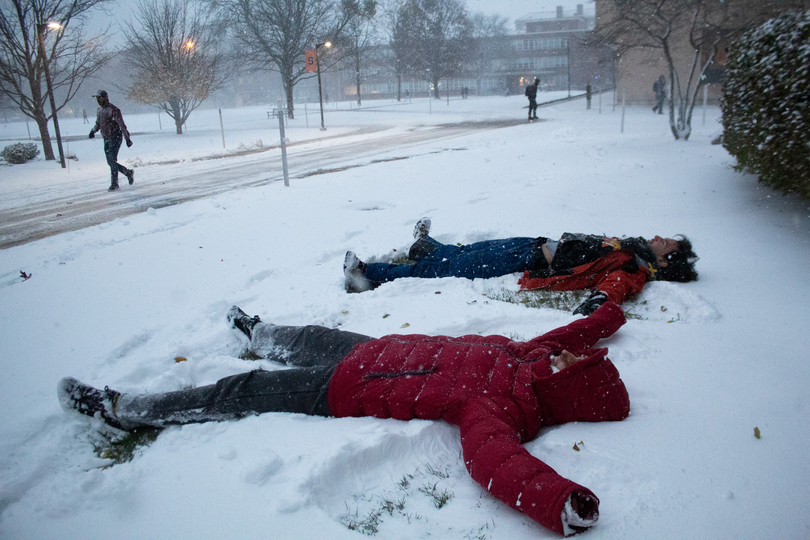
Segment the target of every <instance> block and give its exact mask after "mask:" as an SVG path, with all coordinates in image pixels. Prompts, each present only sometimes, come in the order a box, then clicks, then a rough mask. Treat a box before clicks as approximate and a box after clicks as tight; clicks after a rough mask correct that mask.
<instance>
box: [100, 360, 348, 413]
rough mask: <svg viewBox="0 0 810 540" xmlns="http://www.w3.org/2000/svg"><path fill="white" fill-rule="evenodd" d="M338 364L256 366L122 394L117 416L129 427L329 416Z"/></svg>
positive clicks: (116, 411)
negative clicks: (203, 381) (179, 386)
mask: <svg viewBox="0 0 810 540" xmlns="http://www.w3.org/2000/svg"><path fill="white" fill-rule="evenodd" d="M334 370H335V366H317V367H309V368H295V369H280V370H276V371H264V370H255V371H250V372H248V373H241V374H239V375H233V376H231V377H226V378H224V379H220V380H219V381H217V382H216V384H211V385H208V386H202V387H200V388H192V389H189V390H179V391H176V392H166V393H162V394H145V395H129V394H122V395H121V397H120V399H118V403H117V407H116V408H115V416H116V419H117V420H118V422H120V424H121V426H122V427H123V428H124V429H133V428H135V427H139V426H155V427H162V426H167V425H180V424H195V423H201V422H219V421H223V420H236V419H239V418H243V417H245V416H249V415H252V414H261V413H266V412H291V413H301V414H310V415H319V416H328V415H329V403H328V399H327V394H328V387H329V380H330V379H331V378H332V374H333V373H334Z"/></svg>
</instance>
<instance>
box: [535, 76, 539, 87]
mask: <svg viewBox="0 0 810 540" xmlns="http://www.w3.org/2000/svg"><path fill="white" fill-rule="evenodd" d="M538 84H540V77H535V78H534V85H535V86H537V85H538Z"/></svg>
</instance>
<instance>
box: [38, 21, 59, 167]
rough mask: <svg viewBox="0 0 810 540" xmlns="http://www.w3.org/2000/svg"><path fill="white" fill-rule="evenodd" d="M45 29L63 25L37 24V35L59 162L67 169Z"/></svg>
mask: <svg viewBox="0 0 810 540" xmlns="http://www.w3.org/2000/svg"><path fill="white" fill-rule="evenodd" d="M45 28H53V29H59V28H62V25H60V24H59V23H55V22H50V23H48V24H45V23H37V34H38V36H39V53H40V55H41V56H42V68H43V70H44V71H45V85H46V86H47V88H48V97H49V98H50V101H51V115H52V116H53V129H54V132H56V146H57V148H59V162H60V163H61V164H62V168H63V169H64V168H65V153H64V152H63V151H62V136H61V135H60V133H59V119H57V118H56V100H55V99H54V98H53V87H52V86H51V73H50V71H49V70H48V58H47V57H46V56H45Z"/></svg>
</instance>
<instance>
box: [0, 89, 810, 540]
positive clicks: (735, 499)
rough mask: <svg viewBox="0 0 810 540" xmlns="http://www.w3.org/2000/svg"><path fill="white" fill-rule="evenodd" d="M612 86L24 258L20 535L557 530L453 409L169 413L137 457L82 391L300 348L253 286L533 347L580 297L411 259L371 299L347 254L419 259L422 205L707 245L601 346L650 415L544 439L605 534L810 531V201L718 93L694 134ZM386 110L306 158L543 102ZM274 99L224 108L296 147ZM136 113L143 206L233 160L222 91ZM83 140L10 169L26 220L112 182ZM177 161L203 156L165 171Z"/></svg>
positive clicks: (11, 400) (7, 368)
mask: <svg viewBox="0 0 810 540" xmlns="http://www.w3.org/2000/svg"><path fill="white" fill-rule="evenodd" d="M546 97H547V98H551V97H557V96H546ZM612 97H613V96H612V94H605V95H603V96H602V98H601V100H602V101H601V103H599V102H598V101H597V98H596V97H595V98H594V101H593V106H592V108H591V109H590V110H587V109H586V107H585V100H584V99H575V100H573V101H570V102H562V103H557V104H553V105H548V106H542V107H541V108H540V109H539V112H538V114H539V116H540V121H538V122H534V123H531V124H529V123H526V124H519V125H516V126H512V127H504V128H501V129H487V130H476V131H471V132H470V133H469V134H468V135H464V136H460V137H456V138H454V139H452V140H451V141H448V140H437V141H426V142H424V143H420V144H419V145H415V146H413V145H412V146H409V147H407V148H406V149H400V150H396V149H390V148H386V149H384V150H383V151H382V155H381V157H384V158H386V159H387V160H386V161H380V162H376V163H375V162H373V161H369V160H366V161H364V162H363V163H361V164H359V165H361V166H355V167H353V168H349V169H347V170H344V171H338V172H332V173H328V174H319V175H314V176H307V177H302V178H292V179H291V182H290V184H291V185H290V186H289V187H285V186H284V184H283V182H281V181H280V180H279V179H278V174H279V173H278V170H277V169H276V170H272V171H268V172H267V177H268V178H276V179H275V180H273V181H270V182H269V183H267V184H266V185H261V186H259V187H250V188H241V189H233V190H230V191H228V192H225V193H222V194H219V195H216V196H211V197H206V198H201V199H198V200H194V201H191V202H186V203H183V204H177V205H172V206H166V207H162V208H157V209H155V208H152V209H149V210H148V211H144V212H141V213H137V214H133V215H130V216H128V217H126V218H120V219H115V220H113V221H110V222H107V223H103V224H101V225H97V226H93V227H89V228H84V229H81V230H76V231H73V232H66V233H63V234H57V235H53V236H50V237H47V238H45V239H42V240H38V241H34V242H30V243H27V244H24V245H20V246H17V247H13V248H10V249H6V250H3V251H2V254H0V328H2V330H0V363H1V364H0V365H2V368H3V374H4V376H3V378H2V382H1V383H0V385H2V386H0V538H3V539H23V538H60V539H71V538H76V539H93V538H110V537H113V538H133V539H136V538H137V539H142V538H189V539H191V538H194V539H200V538H211V539H214V538H241V539H251V538H290V539H293V538H324V539H327V538H328V539H340V538H345V539H358V538H362V534H371V535H372V536H374V537H376V538H380V539H400V538H402V539H405V538H408V539H410V538H427V537H434V538H467V539H486V540H490V539H492V540H496V539H510V540H513V539H520V538H533V539H534V538H554V537H556V536H557V535H556V534H555V533H553V532H551V531H548V530H546V529H544V528H542V527H541V526H540V525H538V524H536V523H535V522H533V521H531V520H530V519H528V518H526V517H525V516H524V515H522V514H520V513H518V512H516V511H513V510H511V509H510V508H508V507H506V506H505V505H504V504H502V503H500V502H499V501H497V500H495V499H493V498H492V497H491V496H489V495H488V494H487V493H486V492H485V489H484V487H482V486H479V485H477V484H476V483H475V482H473V481H472V480H471V479H470V477H469V475H468V474H467V472H466V470H465V469H464V464H463V461H462V457H461V454H460V451H461V445H460V441H459V435H458V429H457V428H455V427H454V426H450V425H447V424H444V423H442V422H428V421H411V422H401V421H395V420H379V419H374V418H347V419H334V418H319V417H307V416H302V415H294V414H264V415H261V416H254V417H249V418H245V419H242V420H239V421H233V422H221V423H208V424H201V425H189V426H182V427H172V428H168V429H166V430H164V431H162V432H161V433H160V434H159V435H158V436H157V438H156V439H155V440H154V442H152V443H151V444H148V445H144V446H140V447H138V449H137V450H136V451H135V454H134V458H133V459H132V460H131V461H128V462H125V463H121V464H113V463H112V461H111V460H109V459H103V458H102V457H100V455H99V453H97V451H96V448H103V447H105V445H108V443H107V440H108V439H107V438H108V437H110V436H114V435H115V433H113V432H112V431H111V430H110V429H106V428H105V427H104V426H103V425H102V424H101V423H100V421H99V420H94V419H90V418H88V417H81V416H79V415H75V414H68V413H65V412H63V411H62V409H61V408H60V406H59V402H58V400H57V396H56V386H57V382H58V381H59V380H60V379H61V378H62V377H65V376H73V377H76V378H78V379H79V380H82V381H84V382H86V383H89V384H92V385H95V386H98V387H102V388H103V387H104V386H105V385H109V386H110V387H111V388H114V389H116V390H119V391H123V392H161V391H170V390H177V389H181V388H188V387H193V386H199V385H205V384H210V383H213V382H215V381H216V380H218V379H219V378H221V377H224V376H227V375H231V374H234V373H240V372H244V371H247V370H251V369H255V368H256V367H257V366H263V367H265V368H267V369H272V368H273V366H272V365H271V363H270V362H267V361H264V360H243V359H241V358H240V355H241V353H242V347H243V342H242V341H241V340H239V339H238V338H237V336H235V335H234V334H233V332H232V331H231V330H230V329H229V328H228V325H227V323H226V320H225V314H226V312H227V311H228V309H229V308H230V306H232V305H238V306H240V307H241V308H242V309H244V310H245V311H246V312H247V313H249V314H251V315H254V314H258V315H259V316H261V318H262V320H266V321H271V322H276V323H279V324H291V325H304V324H321V325H326V326H330V327H339V328H342V329H345V330H350V331H354V332H359V333H363V334H368V335H371V336H382V335H385V334H392V333H420V334H444V335H453V336H457V335H463V334H471V333H474V334H501V335H505V336H508V337H510V338H512V339H516V340H528V339H531V338H532V337H535V336H537V335H540V334H542V333H544V332H546V331H548V330H550V329H552V328H555V327H558V326H561V325H565V324H567V323H569V322H571V321H572V320H574V319H575V318H576V317H575V316H573V315H572V314H571V313H570V310H560V309H552V308H536V307H527V306H526V305H524V304H521V303H513V302H507V301H504V300H503V299H504V298H509V297H514V296H515V295H516V294H517V296H518V298H520V294H519V293H517V290H518V286H517V278H518V276H517V275H508V276H503V277H500V278H494V279H487V280H475V281H468V280H464V279H456V278H445V279H434V280H424V279H402V280H398V281H394V282H391V283H388V284H385V285H383V286H381V287H379V288H378V289H376V290H374V291H371V292H365V293H361V294H347V293H346V292H345V291H344V289H343V273H342V262H343V257H344V254H345V252H346V251H347V250H350V249H351V250H353V251H355V252H356V253H357V254H358V256H360V257H361V258H362V259H364V260H368V259H369V258H371V257H375V258H377V259H384V258H393V257H396V256H397V255H398V254H400V253H402V251H403V250H406V249H407V248H408V247H409V245H410V243H411V241H412V230H413V226H414V223H415V222H416V221H417V220H418V219H419V218H420V217H422V216H430V217H431V218H432V222H433V229H432V235H433V236H434V237H435V238H437V239H438V240H440V241H443V242H462V243H467V242H473V241H477V240H482V239H490V238H501V237H508V236H538V235H544V236H549V237H556V236H558V235H560V234H562V233H563V232H566V231H570V232H585V233H605V234H609V235H613V236H621V235H627V236H638V235H642V236H652V235H655V234H660V235H662V236H667V235H675V234H678V233H683V234H686V235H687V236H689V237H690V238H691V239H692V241H693V244H694V248H695V250H696V252H697V253H698V255H699V256H700V261H699V262H698V263H697V269H698V271H699V273H700V280H699V281H697V282H694V283H689V284H674V283H652V284H650V285H648V286H647V287H646V288H645V290H644V292H643V293H642V294H641V295H639V297H638V298H635V299H633V300H632V301H631V302H629V303H627V304H626V305H625V307H626V308H627V309H628V311H629V312H630V313H632V317H630V318H629V320H628V322H627V324H626V325H625V326H623V327H622V328H621V329H620V330H619V332H618V333H617V334H616V335H615V336H613V337H611V338H609V339H607V340H604V341H603V342H602V344H603V345H604V346H607V347H609V349H610V353H609V357H610V358H611V359H612V360H613V362H614V363H615V365H616V366H617V368H618V369H619V371H620V373H621V375H622V378H623V380H624V381H625V384H626V385H627V388H628V391H629V394H630V400H631V406H632V410H631V415H630V417H629V418H628V419H626V420H624V421H622V422H604V423H597V424H589V423H574V424H567V425H563V426H558V427H554V428H550V429H544V430H543V431H542V432H541V434H540V436H539V437H538V438H537V439H536V440H534V441H531V442H528V443H526V448H527V449H528V450H529V451H530V452H531V453H532V454H533V455H535V456H537V457H539V458H540V459H542V460H544V461H545V462H547V463H548V464H550V465H551V466H552V467H554V468H555V469H556V470H557V471H558V472H559V473H560V474H562V475H563V476H565V477H567V478H570V479H572V480H574V481H576V482H578V483H580V484H583V485H585V486H587V487H589V488H590V489H592V490H593V491H594V492H595V493H596V494H597V496H599V498H600V500H601V505H600V518H599V521H598V523H597V524H596V526H595V527H593V528H592V529H591V530H589V531H588V532H586V533H584V535H583V536H582V537H583V538H594V539H596V538H600V539H625V538H695V539H697V538H807V537H808V536H810V513H808V512H807V507H808V503H810V488H809V487H808V486H810V462H809V461H808V459H807V450H806V448H807V446H808V444H810V422H808V420H807V419H808V416H810V392H808V387H810V384H809V383H810V364H808V362H807V351H808V349H810V338H809V337H808V332H807V328H806V327H807V321H808V308H807V306H808V305H810V280H809V279H808V275H809V274H808V268H810V242H809V241H808V240H810V209H809V208H808V204H807V203H806V202H801V201H798V200H796V199H794V198H792V197H785V196H782V195H779V194H775V193H773V192H771V191H769V190H768V189H766V188H764V187H761V186H760V185H758V184H757V181H756V178H755V177H753V176H751V175H747V174H743V173H739V172H735V171H734V170H733V168H732V167H733V160H732V159H731V158H730V157H729V155H728V154H727V153H726V152H725V150H724V149H723V148H722V147H721V146H719V145H712V144H711V141H712V140H713V139H714V138H716V137H717V135H719V133H720V131H721V127H720V124H719V110H718V109H717V108H715V107H711V108H709V110H708V111H706V112H705V113H704V111H703V110H702V109H700V108H698V109H697V110H696V111H695V115H694V119H693V125H694V126H693V127H694V129H693V133H692V137H691V139H690V141H689V142H683V141H674V140H673V137H672V134H671V132H670V129H669V125H668V123H667V116H666V115H663V116H661V115H654V114H652V113H651V112H650V110H649V108H648V107H647V108H645V107H639V108H629V109H627V111H626V112H625V113H624V130H623V132H622V130H621V126H622V114H623V113H622V111H621V108H620V107H619V106H615V107H614V105H613V100H612ZM111 98H112V101H113V103H115V99H114V96H111ZM366 105H367V107H364V108H363V109H361V110H359V111H358V110H357V109H356V107H352V108H351V109H350V108H349V105H348V104H347V103H342V104H339V105H338V106H335V105H334V104H329V105H328V106H327V115H326V122H327V127H328V130H327V131H326V132H321V131H320V130H319V129H318V127H319V125H318V124H319V122H316V121H315V119H316V117H315V116H310V118H309V127H308V128H307V126H306V124H305V119H304V118H303V117H299V118H298V119H296V120H295V121H292V122H291V123H290V125H289V126H288V135H287V136H288V138H290V139H291V141H293V142H300V143H301V144H300V145H299V146H295V147H291V149H290V159H291V161H294V160H295V157H296V151H295V150H294V149H295V148H302V149H303V148H310V149H312V148H317V147H322V148H324V150H328V149H329V148H330V147H331V146H332V145H337V144H339V141H340V140H341V137H334V138H325V137H331V136H333V135H346V136H352V135H351V134H352V133H356V132H357V130H358V129H361V128H362V127H363V126H366V127H368V126H377V127H379V128H380V129H379V130H377V131H375V130H371V131H370V132H368V133H366V134H365V135H362V136H363V137H367V139H368V141H369V144H373V141H374V138H375V137H377V136H383V135H384V134H386V133H389V132H390V130H402V131H404V130H408V129H423V128H425V126H428V127H429V126H433V125H438V124H442V123H448V122H462V121H463V122H469V121H476V120H480V121H483V120H490V121H491V120H494V119H525V117H526V100H525V98H523V97H520V96H514V97H508V98H505V97H491V98H470V99H469V100H464V101H462V100H460V99H452V100H451V101H450V104H449V105H448V104H447V103H446V102H445V101H444V100H442V101H434V102H432V103H429V102H428V101H427V100H424V99H422V100H413V101H412V102H409V103H402V104H398V103H396V102H391V101H379V102H374V101H369V102H367V103H366ZM268 108H269V107H265V108H253V109H238V110H223V117H224V119H225V120H224V123H225V130H226V131H225V137H226V143H227V146H228V149H236V148H238V147H239V145H240V144H241V145H243V147H244V148H247V147H248V146H249V145H251V144H254V143H255V142H256V141H258V140H261V141H263V144H267V145H270V144H276V142H277V141H278V124H277V121H273V120H268V119H267V117H266V110H267V109H268ZM301 109H302V107H299V110H301ZM308 112H309V113H310V114H313V109H312V105H311V104H310V105H309V107H308ZM123 113H124V118H125V120H126V121H127V123H128V125H129V127H130V130H131V131H132V132H133V140H134V142H135V146H133V148H132V149H127V148H125V147H124V148H122V150H121V155H120V157H121V159H122V161H123V162H124V163H125V164H128V163H129V164H132V163H133V162H134V161H135V160H138V165H139V167H138V168H137V169H136V170H137V176H136V183H135V185H134V186H132V187H130V186H127V185H125V184H124V183H123V182H122V187H121V190H120V191H119V192H116V193H111V194H107V195H105V196H109V197H110V198H111V199H110V200H112V198H115V197H130V198H133V199H137V197H138V196H139V195H138V194H139V190H141V192H143V191H144V190H146V189H147V188H148V186H149V182H150V181H154V180H152V179H154V178H161V180H160V181H167V182H168V181H171V177H172V174H177V175H181V174H188V173H193V172H194V171H195V169H194V167H198V166H200V165H199V163H201V162H192V161H191V159H192V158H195V157H210V156H214V155H215V154H217V153H221V152H222V141H221V134H220V126H219V117H218V114H217V111H198V112H195V113H194V114H193V115H192V116H191V118H190V119H189V122H188V132H187V133H186V134H185V135H183V136H182V137H181V136H176V135H174V134H173V133H172V130H171V129H169V127H167V121H166V118H165V117H164V118H163V124H162V127H163V130H162V131H161V130H159V129H158V126H157V125H154V124H157V117H156V115H155V114H152V115H142V116H140V115H128V114H127V111H126V110H124V111H123ZM704 114H705V118H706V119H705V125H704V121H703V115H704ZM230 119H233V121H232V120H230ZM318 120H319V119H318ZM84 131H89V127H88V126H86V125H85V126H82V125H81V119H74V120H65V121H64V122H63V132H68V133H69V134H70V135H71V136H73V135H74V134H77V133H79V134H82V138H81V139H79V138H77V139H74V140H71V141H70V151H71V153H75V154H76V155H77V156H78V158H79V160H78V161H71V168H70V171H69V172H68V171H67V170H62V169H60V168H59V167H58V165H55V164H54V163H53V162H44V161H42V159H41V157H40V159H39V160H38V161H35V162H33V163H29V164H26V165H18V166H14V167H0V193H2V199H3V201H5V202H4V203H3V204H2V207H0V218H2V216H3V215H9V214H7V212H12V211H13V210H14V209H15V208H19V207H23V206H25V204H27V202H32V201H39V200H42V199H47V198H50V197H54V198H55V197H68V202H69V198H70V197H71V196H72V194H80V193H85V192H88V191H93V190H98V191H100V192H103V190H105V189H106V187H107V185H108V183H109V172H108V170H106V171H105V169H106V165H105V163H104V159H103V152H102V150H101V144H100V140H99V139H96V140H95V141H90V140H85V138H86V133H82V132H84ZM0 138H3V139H6V140H9V141H10V142H13V140H24V139H26V131H25V124H24V123H18V124H4V125H2V126H0ZM318 145H320V146H318ZM254 146H255V145H254ZM228 149H226V151H227V150H228ZM277 153H278V149H269V150H266V151H265V152H263V153H259V154H255V155H253V156H254V158H256V159H259V158H260V157H261V156H263V155H267V156H270V155H277ZM256 156H258V157H256ZM402 157H409V159H389V158H402ZM240 159H246V158H245V157H244V156H241V157H229V158H224V159H219V160H208V161H206V162H205V163H206V167H209V168H210V167H212V166H213V167H217V166H219V167H226V166H229V164H232V163H234V162H236V161H234V160H240ZM171 160H185V161H181V162H180V163H174V164H160V162H165V161H171ZM346 161H347V163H349V162H351V156H347V157H346ZM212 164H213V165H212ZM355 165H357V164H355ZM167 171H175V172H167ZM9 201H14V202H13V203H10V202H9ZM21 271H22V272H25V274H26V275H29V276H30V277H29V278H28V279H23V277H21ZM178 360H179V361H178ZM755 428H757V429H758V434H759V437H756V436H755ZM575 446H576V448H575ZM352 529H354V530H352Z"/></svg>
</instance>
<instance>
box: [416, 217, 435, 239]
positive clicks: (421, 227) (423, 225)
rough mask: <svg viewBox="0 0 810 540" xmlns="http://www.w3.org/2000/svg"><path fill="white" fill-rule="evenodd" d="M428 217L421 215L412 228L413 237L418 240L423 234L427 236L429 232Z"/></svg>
mask: <svg viewBox="0 0 810 540" xmlns="http://www.w3.org/2000/svg"><path fill="white" fill-rule="evenodd" d="M430 225H431V223H430V218H429V217H423V218H422V219H420V220H419V221H417V222H416V226H415V227H414V228H413V237H414V238H416V239H417V240H419V239H420V238H422V237H423V236H427V235H428V234H430Z"/></svg>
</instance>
